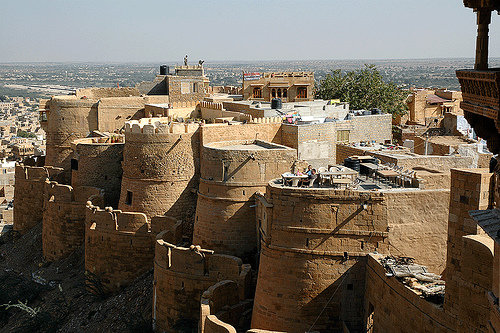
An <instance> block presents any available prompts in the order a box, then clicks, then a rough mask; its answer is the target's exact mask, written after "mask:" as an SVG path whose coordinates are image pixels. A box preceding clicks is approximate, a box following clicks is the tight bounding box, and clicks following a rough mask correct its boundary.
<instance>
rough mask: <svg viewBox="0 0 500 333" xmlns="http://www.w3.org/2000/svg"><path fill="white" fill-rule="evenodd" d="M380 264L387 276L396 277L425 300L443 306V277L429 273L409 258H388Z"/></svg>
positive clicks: (425, 268)
mask: <svg viewBox="0 0 500 333" xmlns="http://www.w3.org/2000/svg"><path fill="white" fill-rule="evenodd" d="M380 262H381V263H382V265H383V266H384V268H385V270H386V272H387V273H386V275H387V276H394V277H395V278H396V279H398V280H399V281H401V282H402V283H403V284H404V285H405V286H406V287H407V288H409V289H411V290H412V291H413V292H415V293H416V294H417V295H419V296H420V297H423V298H424V299H425V300H427V301H429V302H432V303H435V304H438V305H441V304H443V301H444V291H445V282H444V281H443V280H441V275H437V274H434V273H430V272H428V271H427V267H425V266H422V265H418V264H415V263H414V260H413V258H409V257H393V256H387V257H385V258H383V259H381V261H380Z"/></svg>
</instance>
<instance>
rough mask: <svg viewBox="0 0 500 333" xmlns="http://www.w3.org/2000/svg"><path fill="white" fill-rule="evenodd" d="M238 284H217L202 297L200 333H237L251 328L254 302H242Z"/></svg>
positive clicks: (230, 282)
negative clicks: (237, 330) (238, 330)
mask: <svg viewBox="0 0 500 333" xmlns="http://www.w3.org/2000/svg"><path fill="white" fill-rule="evenodd" d="M239 294H240V293H239V290H238V284H237V283H236V282H234V281H231V280H224V281H220V282H217V283H216V284H214V285H213V286H211V287H210V288H208V289H207V290H206V291H205V292H204V293H203V295H202V296H201V309H200V329H199V331H200V333H216V332H236V329H235V327H238V328H240V330H241V328H245V327H249V326H250V316H251V312H252V304H253V301H252V300H251V299H247V300H240V297H239Z"/></svg>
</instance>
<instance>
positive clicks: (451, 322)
mask: <svg viewBox="0 0 500 333" xmlns="http://www.w3.org/2000/svg"><path fill="white" fill-rule="evenodd" d="M379 258H383V256H381V255H375V254H370V255H369V256H368V260H367V265H366V266H367V268H366V295H365V308H366V309H367V312H366V318H365V323H366V327H365V328H364V329H363V330H362V331H363V332H370V331H372V330H373V332H435V333H438V332H456V330H455V319H454V317H453V316H450V315H449V314H448V313H446V312H445V311H444V310H443V308H442V307H439V306H437V305H436V304H433V303H430V302H429V301H427V300H425V299H424V298H422V297H420V296H419V295H417V294H416V293H415V292H414V291H413V290H411V289H410V288H408V287H407V286H405V285H404V284H403V283H401V282H400V281H399V280H397V278H396V277H393V276H392V277H388V276H386V271H385V269H384V267H383V266H382V265H381V264H380V262H379V261H378V260H377V259H379Z"/></svg>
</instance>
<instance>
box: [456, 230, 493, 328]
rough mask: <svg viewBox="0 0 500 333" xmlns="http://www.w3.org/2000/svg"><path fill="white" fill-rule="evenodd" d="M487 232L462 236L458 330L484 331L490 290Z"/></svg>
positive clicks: (490, 255) (490, 243)
mask: <svg viewBox="0 0 500 333" xmlns="http://www.w3.org/2000/svg"><path fill="white" fill-rule="evenodd" d="M493 243H494V241H493V239H491V238H490V237H488V236H487V235H469V236H463V237H462V257H461V258H460V259H461V260H460V264H461V274H460V284H459V289H460V291H459V302H458V304H457V305H458V316H457V321H458V323H457V324H458V331H460V332H466V331H473V332H486V331H488V329H489V325H488V319H489V315H490V307H489V306H490V304H489V302H488V297H487V293H488V292H489V291H490V290H492V289H493V288H492V278H493V276H494V275H493V247H494V245H493Z"/></svg>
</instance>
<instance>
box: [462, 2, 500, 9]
mask: <svg viewBox="0 0 500 333" xmlns="http://www.w3.org/2000/svg"><path fill="white" fill-rule="evenodd" d="M464 6H465V7H469V8H474V9H480V8H489V9H491V10H500V0H464Z"/></svg>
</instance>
